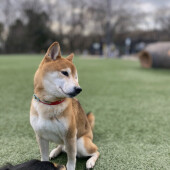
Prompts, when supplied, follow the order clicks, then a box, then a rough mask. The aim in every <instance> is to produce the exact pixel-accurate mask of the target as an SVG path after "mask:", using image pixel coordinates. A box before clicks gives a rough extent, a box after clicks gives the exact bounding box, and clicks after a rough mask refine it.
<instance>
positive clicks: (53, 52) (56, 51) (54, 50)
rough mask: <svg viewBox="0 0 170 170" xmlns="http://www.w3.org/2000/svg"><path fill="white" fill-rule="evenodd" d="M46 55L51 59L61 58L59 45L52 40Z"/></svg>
mask: <svg viewBox="0 0 170 170" xmlns="http://www.w3.org/2000/svg"><path fill="white" fill-rule="evenodd" d="M46 57H47V58H49V59H52V60H56V59H58V58H61V52H60V45H59V43H58V42H54V43H53V44H52V45H51V46H50V47H49V48H48V50H47V53H46Z"/></svg>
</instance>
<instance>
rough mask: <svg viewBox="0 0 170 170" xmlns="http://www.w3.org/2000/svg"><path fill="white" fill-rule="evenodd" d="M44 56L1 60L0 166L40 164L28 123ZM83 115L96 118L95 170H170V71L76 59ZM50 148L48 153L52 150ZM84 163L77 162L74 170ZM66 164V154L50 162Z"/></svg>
mask: <svg viewBox="0 0 170 170" xmlns="http://www.w3.org/2000/svg"><path fill="white" fill-rule="evenodd" d="M41 59H42V57H40V56H30V57H28V56H25V57H24V56H22V55H19V56H16V55H15V56H0V95H1V97H0V164H1V165H2V164H4V163H6V162H11V163H13V164H16V163H21V162H23V161H26V160H30V159H33V158H34V159H35V158H37V159H40V155H39V149H38V145H37V143H36V140H35V135H34V132H33V130H32V128H31V126H30V124H29V107H30V101H31V97H32V94H33V75H34V72H35V70H36V69H37V67H38V64H39V62H40V61H41ZM75 64H76V66H77V69H78V73H79V81H80V85H81V87H82V88H83V92H82V93H81V94H80V95H79V96H78V99H79V100H80V102H81V104H82V106H83V107H84V109H85V110H86V111H93V112H94V114H95V116H96V126H95V129H94V143H96V144H97V146H98V147H99V151H100V153H101V156H100V158H99V160H98V161H97V163H96V166H95V168H94V169H96V170H113V169H116V170H131V169H133V170H136V169H142V170H151V169H154V170H155V169H161V170H163V169H164V170H165V169H167V170H168V169H170V71H169V70H153V69H147V70H145V69H142V68H141V67H140V65H139V63H138V62H132V61H125V60H116V59H114V60H112V59H94V60H93V59H79V58H77V59H75ZM54 146H55V145H54V144H51V145H50V150H51V149H52V148H54ZM86 160H87V159H86V158H84V159H77V168H76V169H77V170H83V169H84V168H85V163H86ZM54 161H55V162H57V163H61V164H66V154H61V155H60V156H59V157H58V158H56V159H55V160H54Z"/></svg>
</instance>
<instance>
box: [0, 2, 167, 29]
mask: <svg viewBox="0 0 170 170" xmlns="http://www.w3.org/2000/svg"><path fill="white" fill-rule="evenodd" d="M8 1H10V2H11V7H12V9H11V10H10V11H11V13H12V15H11V18H10V20H11V23H12V21H14V20H15V19H16V18H23V17H24V16H22V15H23V14H22V13H21V12H20V9H21V2H24V1H28V0H8ZM29 1H31V0H29ZM41 1H44V2H47V0H41ZM48 1H50V2H51V3H53V2H54V1H60V2H65V1H64V0H48ZM86 1H89V2H90V1H91V0H86ZM95 1H98V2H99V1H101V2H104V1H103V0H95ZM6 2H7V0H0V22H3V23H4V22H6V21H5V15H4V6H5V4H6ZM105 2H106V1H105ZM115 2H116V1H115V0H113V3H112V5H114V3H115ZM124 2H125V3H124V5H125V7H126V6H127V8H129V7H130V6H133V7H134V8H135V9H137V11H139V12H140V11H142V12H145V13H149V15H148V17H146V20H148V23H149V24H150V26H151V27H154V23H153V22H154V21H153V18H152V17H153V15H152V14H154V13H155V12H157V11H159V9H161V8H166V9H167V8H169V11H170V0H131V1H127V0H124ZM136 2H138V3H136ZM126 3H127V5H126ZM66 6H67V4H64V5H63V8H66ZM64 11H65V10H64ZM65 14H66V13H65ZM141 26H142V25H141Z"/></svg>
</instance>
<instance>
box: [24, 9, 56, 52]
mask: <svg viewBox="0 0 170 170" xmlns="http://www.w3.org/2000/svg"><path fill="white" fill-rule="evenodd" d="M26 15H27V17H28V24H27V26H26V39H27V43H28V50H29V51H32V52H40V51H41V50H46V49H47V48H48V46H49V44H51V43H52V42H53V41H55V40H56V35H55V34H54V33H53V32H52V31H51V29H50V28H49V26H48V20H49V18H48V16H47V14H46V13H45V12H42V13H36V12H34V11H32V10H26Z"/></svg>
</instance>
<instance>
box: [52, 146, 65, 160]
mask: <svg viewBox="0 0 170 170" xmlns="http://www.w3.org/2000/svg"><path fill="white" fill-rule="evenodd" d="M62 150H63V145H58V146H57V148H55V149H53V150H52V151H51V152H50V155H49V158H50V159H53V158H55V157H57V156H58V155H59V154H60V153H61V152H62Z"/></svg>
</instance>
